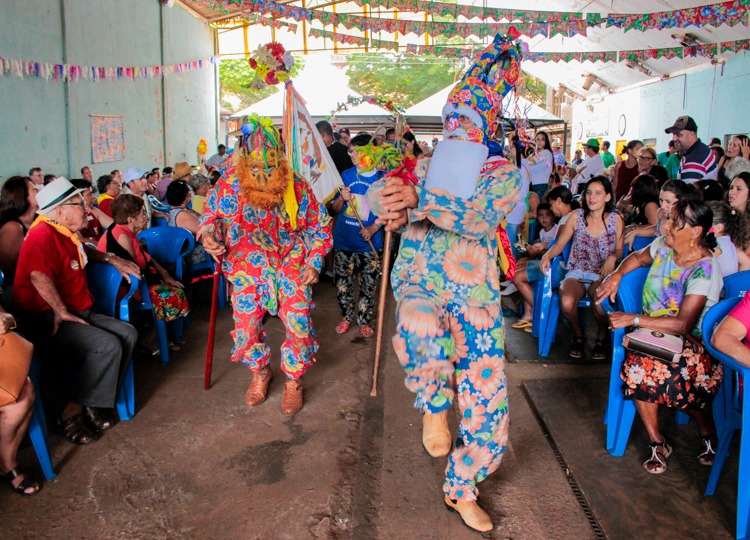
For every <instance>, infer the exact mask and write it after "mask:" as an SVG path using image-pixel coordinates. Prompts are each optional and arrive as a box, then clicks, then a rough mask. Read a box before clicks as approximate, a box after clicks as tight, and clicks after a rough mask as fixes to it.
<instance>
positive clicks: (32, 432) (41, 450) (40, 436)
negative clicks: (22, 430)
mask: <svg viewBox="0 0 750 540" xmlns="http://www.w3.org/2000/svg"><path fill="white" fill-rule="evenodd" d="M29 438H30V439H31V444H32V445H33V446H34V452H36V458H37V459H38V460H39V465H40V466H41V467H42V472H43V473H44V478H45V480H52V479H53V478H55V477H56V476H57V474H55V470H54V468H53V467H52V458H51V457H50V454H49V446H48V444H47V420H46V418H45V416H44V407H43V406H42V400H41V398H40V397H39V393H38V392H37V395H36V402H35V403H34V413H33V414H32V415H31V422H30V423H29Z"/></svg>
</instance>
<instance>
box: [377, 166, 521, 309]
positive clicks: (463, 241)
mask: <svg viewBox="0 0 750 540" xmlns="http://www.w3.org/2000/svg"><path fill="white" fill-rule="evenodd" d="M423 161H428V160H423ZM417 176H420V175H417ZM520 185H521V175H520V174H519V172H518V169H517V168H516V167H515V166H514V165H512V164H511V163H510V162H508V161H507V160H505V159H502V158H490V159H489V160H488V161H487V162H486V163H485V165H484V168H483V172H482V174H481V175H480V177H479V182H478V183H477V188H476V190H475V191H474V194H473V195H472V196H471V197H470V198H468V199H462V198H458V197H455V196H453V195H451V194H449V193H447V192H446V191H443V190H440V189H426V188H425V187H424V179H423V178H420V181H419V184H418V185H417V188H416V189H417V194H418V196H419V205H418V206H417V208H415V209H414V210H412V211H411V212H410V215H409V225H408V226H407V227H406V229H405V230H404V232H403V235H402V237H401V249H400V250H399V254H398V258H397V259H396V263H395V264H394V267H393V272H392V274H391V282H392V285H393V290H394V295H395V297H396V299H397V300H398V298H399V295H400V292H401V291H402V290H403V289H404V288H405V287H407V286H409V285H418V286H420V287H422V288H423V289H424V290H426V291H430V292H433V293H434V294H435V295H437V296H440V297H441V299H443V300H444V302H446V303H455V304H458V305H461V306H468V307H485V306H490V305H496V306H499V303H500V283H499V279H498V271H497V264H496V262H495V255H496V253H497V240H496V235H495V231H497V227H498V225H499V224H500V222H501V221H502V219H503V218H504V217H505V215H507V214H508V213H509V212H510V211H511V210H513V206H514V205H515V204H516V201H517V199H518V193H519V189H520Z"/></svg>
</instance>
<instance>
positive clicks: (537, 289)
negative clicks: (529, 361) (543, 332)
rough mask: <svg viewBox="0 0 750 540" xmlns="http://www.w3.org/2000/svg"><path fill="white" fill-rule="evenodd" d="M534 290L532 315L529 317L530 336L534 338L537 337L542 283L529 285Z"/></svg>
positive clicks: (539, 323) (536, 282) (535, 282)
mask: <svg viewBox="0 0 750 540" xmlns="http://www.w3.org/2000/svg"><path fill="white" fill-rule="evenodd" d="M531 287H532V288H533V289H534V313H533V314H532V316H531V335H532V336H534V337H535V338H538V337H539V332H540V325H541V324H542V321H541V317H540V315H541V307H542V283H541V282H540V281H534V282H533V283H532V285H531Z"/></svg>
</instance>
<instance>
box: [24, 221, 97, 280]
mask: <svg viewBox="0 0 750 540" xmlns="http://www.w3.org/2000/svg"><path fill="white" fill-rule="evenodd" d="M40 223H46V224H47V225H49V226H50V227H52V228H53V229H55V230H56V231H57V232H59V233H60V234H62V235H63V236H64V237H66V238H67V239H69V240H70V241H71V242H73V244H75V246H76V249H78V262H79V263H81V268H85V267H86V264H87V263H88V257H86V251H84V249H83V244H81V241H80V240H79V239H78V237H77V236H76V235H75V233H74V232H72V231H71V230H70V229H68V228H67V227H66V226H65V225H62V224H60V223H58V222H57V221H55V220H53V219H50V218H48V217H47V216H43V215H42V214H39V216H37V218H36V219H35V220H34V223H32V224H31V227H29V230H31V229H33V228H34V227H36V226H37V225H39V224H40Z"/></svg>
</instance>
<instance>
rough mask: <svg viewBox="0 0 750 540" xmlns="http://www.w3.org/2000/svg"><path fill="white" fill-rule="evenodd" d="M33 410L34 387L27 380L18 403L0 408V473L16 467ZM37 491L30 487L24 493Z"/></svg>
mask: <svg viewBox="0 0 750 540" xmlns="http://www.w3.org/2000/svg"><path fill="white" fill-rule="evenodd" d="M33 410H34V386H33V385H32V384H31V381H30V380H29V379H28V378H27V379H26V384H24V386H23V388H22V389H21V395H20V396H19V398H18V401H16V402H15V403H11V404H10V405H6V406H5V407H2V408H0V473H6V472H8V471H10V470H11V469H13V468H15V467H16V466H17V465H18V463H17V462H16V454H17V453H18V447H19V446H21V440H22V439H23V436H24V434H25V433H26V429H27V428H28V427H29V422H30V421H31V415H32V413H33ZM23 481H24V475H21V476H19V477H17V478H16V479H14V480H13V482H12V485H13V487H16V486H18V485H19V484H21V482H23ZM37 490H38V486H36V488H35V487H33V486H32V487H28V488H27V489H26V492H27V493H29V494H31V493H33V492H35V491H37Z"/></svg>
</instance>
